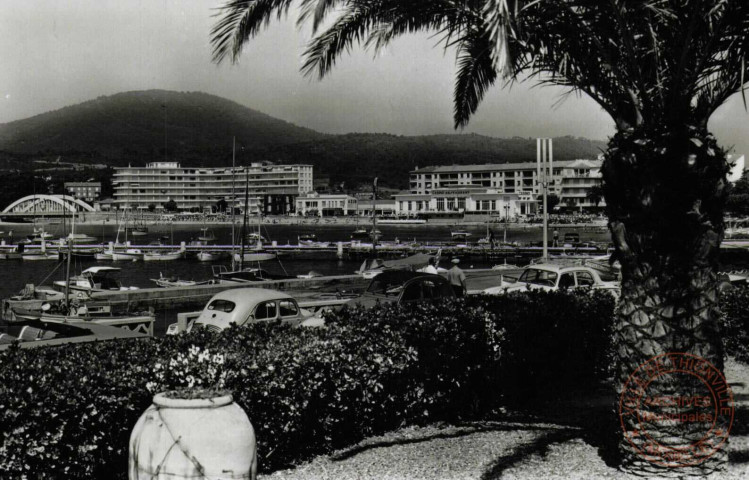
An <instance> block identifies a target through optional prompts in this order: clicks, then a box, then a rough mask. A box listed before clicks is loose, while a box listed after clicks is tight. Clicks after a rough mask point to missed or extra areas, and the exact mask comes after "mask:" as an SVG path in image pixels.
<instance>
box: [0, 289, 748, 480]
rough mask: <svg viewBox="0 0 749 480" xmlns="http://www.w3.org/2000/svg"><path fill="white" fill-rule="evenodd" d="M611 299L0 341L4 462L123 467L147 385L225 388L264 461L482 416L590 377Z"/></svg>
mask: <svg viewBox="0 0 749 480" xmlns="http://www.w3.org/2000/svg"><path fill="white" fill-rule="evenodd" d="M727 298H728V297H727ZM730 298H731V299H732V301H737V302H738V301H740V302H746V301H747V300H749V298H747V297H746V294H743V296H739V295H737V296H735V297H730ZM743 305H746V303H743ZM724 309H725V310H726V311H727V312H745V309H740V308H738V307H737V308H736V309H732V308H727V307H726V306H725V305H724ZM612 312H613V300H612V299H611V298H610V297H609V296H608V295H607V294H605V293H598V294H594V295H587V294H565V293H535V292H528V293H519V294H512V295H508V296H501V297H479V298H469V299H459V300H451V301H443V302H438V303H432V304H417V305H410V306H407V307H398V306H394V305H379V306H376V307H375V308H373V309H370V310H362V309H359V308H354V309H346V310H341V311H339V312H336V313H333V314H331V315H330V316H329V318H328V326H327V327H325V328H321V329H301V328H291V327H288V326H284V325H276V324H256V325H252V326H250V327H243V328H236V327H235V328H232V329H229V330H227V331H224V332H222V333H220V334H213V333H210V332H207V331H197V332H193V333H191V334H183V335H178V336H175V337H166V338H156V339H153V340H149V341H143V340H129V341H118V342H102V343H89V344H71V345H66V346H61V347H53V348H36V349H20V348H11V349H10V350H7V351H4V352H0V472H3V473H2V476H3V478H23V477H26V478H126V465H127V445H128V438H129V435H130V431H131V429H132V427H133V426H134V425H135V422H136V420H137V418H138V417H139V416H140V414H141V413H142V412H143V411H144V410H145V409H146V408H147V407H148V406H149V404H150V402H151V398H152V395H153V393H155V392H158V391H161V390H169V389H174V388H184V387H190V386H192V387H224V388H228V389H230V390H231V391H232V392H233V393H234V398H235V400H236V401H237V403H238V404H239V405H240V406H241V407H242V408H244V409H245V411H246V412H247V413H248V415H249V417H250V419H251V421H252V423H253V425H254V427H255V430H256V432H257V435H258V442H259V443H258V449H259V451H258V454H259V458H260V468H261V470H263V471H271V470H274V469H277V468H280V467H285V466H288V465H291V464H295V463H298V462H300V461H303V460H305V459H308V458H310V457H311V456H313V455H317V454H321V453H325V452H329V451H331V450H333V449H337V448H340V447H343V446H346V445H350V444H353V443H355V442H357V441H359V440H361V439H362V438H364V437H366V436H370V435H375V434H379V433H383V432H385V431H387V430H391V429H394V428H398V427H400V426H402V425H405V424H418V423H426V422H432V421H441V420H445V421H451V420H457V419H465V418H481V417H482V416H484V415H486V414H487V412H492V411H494V410H495V409H496V408H497V407H498V406H501V405H504V404H505V403H506V402H507V401H510V400H513V399H514V398H517V397H519V396H520V395H523V396H524V397H522V398H531V399H532V398H533V397H534V395H535V396H536V397H540V396H541V395H544V394H546V393H548V391H551V390H554V389H556V388H561V389H563V388H569V387H571V386H572V387H578V388H596V387H597V386H599V385H600V384H601V381H602V380H605V379H606V378H607V376H608V372H609V368H610V361H611V356H610V350H609V344H608V337H609V333H610V328H611V319H612ZM743 314H744V315H745V313H743ZM729 315H734V314H733V313H729ZM732 318H733V317H732ZM744 320H746V319H744ZM745 324H746V323H744V324H742V325H745ZM742 328H743V327H742ZM528 394H530V396H528Z"/></svg>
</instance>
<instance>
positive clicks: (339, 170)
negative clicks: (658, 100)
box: [0, 90, 605, 188]
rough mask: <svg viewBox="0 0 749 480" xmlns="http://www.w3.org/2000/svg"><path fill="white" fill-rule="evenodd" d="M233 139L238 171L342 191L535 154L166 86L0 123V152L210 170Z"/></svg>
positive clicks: (565, 145)
mask: <svg viewBox="0 0 749 480" xmlns="http://www.w3.org/2000/svg"><path fill="white" fill-rule="evenodd" d="M164 105H165V106H166V107H164ZM165 114H166V151H164V133H165V119H164V115H165ZM234 136H236V138H237V147H238V149H237V164H238V165H242V164H246V163H248V162H255V161H262V160H269V161H273V162H276V163H307V164H312V165H314V166H315V167H316V170H317V171H318V172H323V173H326V174H328V175H329V176H330V177H331V181H333V182H336V183H338V182H344V183H346V184H347V185H348V186H352V185H354V184H358V183H367V182H369V181H371V178H373V177H375V176H377V177H379V178H380V181H381V182H382V183H383V184H384V185H389V186H391V187H394V188H403V187H405V186H407V184H408V172H409V171H411V170H413V169H414V167H424V166H428V165H450V164H467V163H473V164H480V163H506V162H518V161H533V160H535V154H536V153H535V150H536V149H535V143H536V142H535V139H533V138H522V137H513V138H498V137H490V136H485V135H479V134H475V133H456V134H430V135H417V136H404V135H395V134H389V133H365V132H359V133H347V134H339V135H335V134H326V133H321V132H317V131H315V130H312V129H310V128H306V127H301V126H298V125H295V124H293V123H290V122H286V121H284V120H280V119H277V118H274V117H272V116H270V115H267V114H265V113H262V112H259V111H257V110H253V109H251V108H249V107H246V106H244V105H242V104H240V103H237V102H234V101H231V100H227V99H225V98H222V97H219V96H216V95H212V94H208V93H203V92H174V91H169V90H141V91H130V92H121V93H117V94H114V95H108V96H100V97H97V98H95V99H91V100H88V101H85V102H82V103H78V104H75V105H69V106H66V107H63V108H61V109H57V110H53V111H50V112H45V113H41V114H38V115H34V116H32V117H28V118H25V119H21V120H16V121H13V122H8V123H4V124H0V151H5V152H10V153H13V154H21V155H24V156H26V155H29V156H35V155H43V156H46V157H50V156H56V155H57V156H61V157H63V158H64V159H65V161H82V162H89V163H105V164H108V165H114V166H121V165H127V164H131V165H144V164H145V163H147V162H152V161H158V160H164V159H166V160H170V161H179V162H181V163H182V164H184V165H186V166H206V167H212V166H225V165H227V164H229V163H230V162H231V155H232V152H231V143H232V137H234ZM604 147H605V143H604V142H601V141H596V140H588V139H584V138H579V137H572V136H567V137H558V138H557V139H555V143H554V153H555V159H558V160H565V159H574V158H595V157H596V156H597V155H598V154H599V153H601V151H602V150H603V149H604ZM1 159H2V157H1V156H0V162H1V161H2V160H1Z"/></svg>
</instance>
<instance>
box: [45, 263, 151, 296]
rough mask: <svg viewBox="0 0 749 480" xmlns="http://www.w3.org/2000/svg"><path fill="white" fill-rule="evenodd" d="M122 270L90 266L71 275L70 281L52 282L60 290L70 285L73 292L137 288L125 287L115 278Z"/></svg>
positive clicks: (133, 288)
mask: <svg viewBox="0 0 749 480" xmlns="http://www.w3.org/2000/svg"><path fill="white" fill-rule="evenodd" d="M119 272H120V269H119V268H116V267H99V266H97V267H89V268H87V269H85V270H84V271H82V272H81V273H80V275H75V276H72V277H70V282H69V283H68V282H67V281H65V280H57V281H55V282H52V284H53V285H54V287H55V288H57V289H58V290H64V289H65V288H66V287H68V286H69V288H70V291H72V292H84V293H86V294H90V293H92V292H107V291H113V290H114V291H117V290H137V289H138V287H123V286H122V283H120V281H119V279H117V278H115V277H116V274H117V273H119Z"/></svg>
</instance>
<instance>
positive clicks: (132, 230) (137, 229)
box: [127, 225, 148, 237]
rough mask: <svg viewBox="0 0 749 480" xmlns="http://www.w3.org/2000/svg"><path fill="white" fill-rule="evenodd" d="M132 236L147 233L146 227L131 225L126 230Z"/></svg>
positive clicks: (140, 235) (141, 235)
mask: <svg viewBox="0 0 749 480" xmlns="http://www.w3.org/2000/svg"><path fill="white" fill-rule="evenodd" d="M127 233H129V234H130V235H132V236H133V237H143V236H145V235H148V227H146V226H145V225H138V226H136V227H131V228H130V229H129V230H128V232H127Z"/></svg>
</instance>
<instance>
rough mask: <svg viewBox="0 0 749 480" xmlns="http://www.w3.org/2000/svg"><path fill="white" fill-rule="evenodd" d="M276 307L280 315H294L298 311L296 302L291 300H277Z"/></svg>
mask: <svg viewBox="0 0 749 480" xmlns="http://www.w3.org/2000/svg"><path fill="white" fill-rule="evenodd" d="M278 309H279V310H280V311H281V316H282V317H294V316H296V315H297V314H298V313H299V309H298V308H297V306H296V303H295V302H293V301H292V300H279V302H278Z"/></svg>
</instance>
